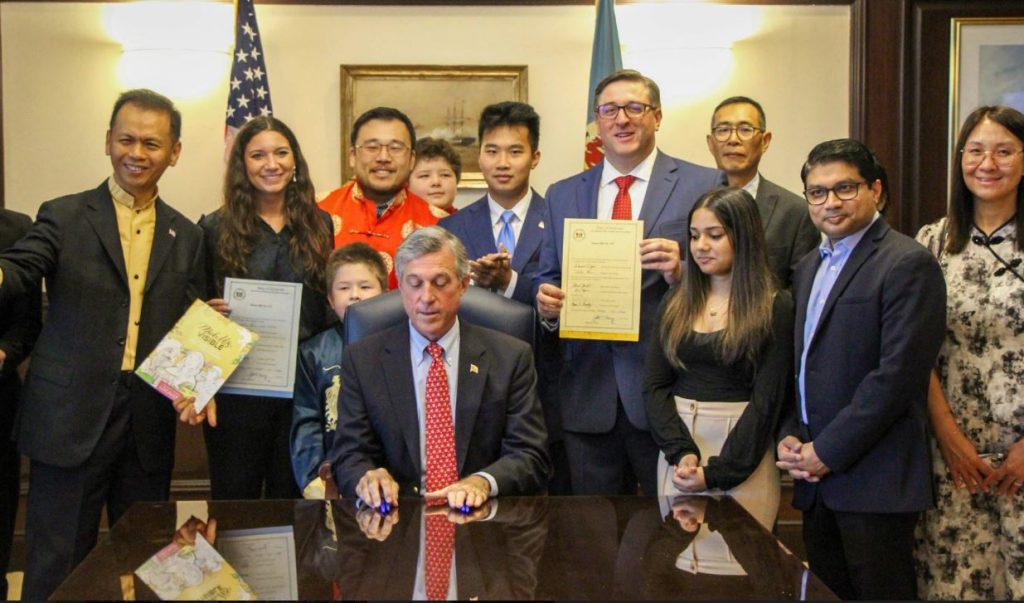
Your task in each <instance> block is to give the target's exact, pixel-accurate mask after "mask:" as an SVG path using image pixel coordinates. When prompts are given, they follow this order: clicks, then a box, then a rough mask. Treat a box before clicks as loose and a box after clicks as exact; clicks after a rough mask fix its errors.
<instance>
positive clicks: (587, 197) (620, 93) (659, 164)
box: [536, 69, 725, 494]
mask: <svg viewBox="0 0 1024 603" xmlns="http://www.w3.org/2000/svg"><path fill="white" fill-rule="evenodd" d="M594 96H595V99H596V103H595V104H596V106H595V107H594V111H595V113H596V117H597V127H598V133H599V134H600V136H601V142H602V145H603V146H604V154H605V159H604V161H602V162H601V163H600V164H598V165H596V166H594V167H593V168H591V169H588V170H586V171H584V172H582V173H580V174H577V175H575V176H572V177H570V178H567V179H565V180H562V181H560V182H557V183H555V184H553V185H552V186H551V187H550V188H549V189H548V191H547V194H546V195H545V196H546V198H547V201H548V212H547V213H548V217H547V220H546V222H547V223H548V225H549V228H547V229H546V230H545V235H544V243H543V248H542V251H541V273H540V275H539V277H538V278H537V280H536V284H537V285H538V290H537V295H536V298H537V312H538V313H539V314H540V316H541V318H542V320H543V321H545V324H547V325H548V327H549V328H555V325H556V324H557V323H556V321H558V320H559V319H560V318H561V317H562V312H563V309H564V310H566V311H575V310H589V311H592V310H593V309H594V308H593V307H592V303H593V302H591V301H590V300H589V298H590V295H589V294H588V292H587V291H586V290H585V289H586V288H585V287H584V288H579V287H577V288H575V289H574V283H573V282H563V278H562V276H563V266H564V265H565V259H564V258H563V253H564V252H563V239H564V238H565V237H566V236H567V235H566V234H565V231H566V224H565V221H566V220H567V219H573V218H590V219H595V218H596V219H600V220H609V219H611V220H631V221H643V227H642V230H643V232H642V237H641V238H640V240H639V242H638V243H635V245H636V246H635V247H633V244H628V245H623V244H622V243H621V242H622V241H629V240H630V239H629V238H628V237H624V236H615V237H611V239H614V240H615V241H618V243H612V244H615V245H617V247H618V248H619V249H621V250H622V251H616V253H617V254H619V255H622V254H625V257H623V258H622V260H629V259H631V258H630V257H629V253H630V252H629V251H628V249H629V248H630V247H633V248H634V249H636V253H638V254H639V259H640V262H639V263H640V268H641V269H642V273H641V275H640V278H639V281H640V292H639V296H638V297H639V303H638V304H637V305H636V306H635V307H634V313H635V315H630V316H626V317H625V319H626V320H627V321H628V320H632V319H634V318H635V320H636V322H637V323H638V324H637V327H636V329H635V330H636V332H637V334H636V335H634V336H633V337H632V339H634V340H633V341H629V339H630V338H628V337H624V336H620V335H616V334H614V333H612V334H609V335H608V336H607V339H604V340H601V339H566V341H565V342H564V347H563V354H564V365H563V368H562V374H561V389H562V408H561V410H562V426H563V429H564V430H565V447H566V452H567V453H568V456H569V468H570V471H571V473H572V487H573V492H574V493H576V494H632V493H635V492H636V486H637V483H638V482H639V483H640V486H641V488H642V489H643V491H644V493H646V494H654V493H655V492H656V488H655V481H656V480H655V473H656V468H657V462H658V447H657V445H656V444H655V443H654V440H653V439H652V438H651V435H650V433H649V432H648V428H647V416H646V414H645V411H644V401H643V394H642V392H641V379H642V377H643V361H644V350H645V349H646V345H647V338H648V337H649V336H651V334H652V332H653V331H652V326H653V324H654V322H655V318H656V313H657V306H658V302H659V301H660V300H661V298H662V295H664V293H665V292H666V291H667V290H668V288H669V286H671V285H673V284H675V282H676V281H677V279H678V275H679V266H680V263H679V258H680V255H679V253H680V251H679V249H680V243H681V242H682V241H684V240H686V236H687V235H686V233H687V231H688V227H687V224H686V216H687V215H688V214H689V211H690V208H691V207H692V206H693V204H694V202H696V200H697V199H698V198H699V197H700V196H701V194H703V193H704V192H705V191H707V190H709V189H711V188H714V187H716V186H721V185H724V184H725V176H724V175H723V174H722V173H721V172H718V171H716V170H712V169H708V168H704V167H700V166H697V165H694V164H692V163H688V162H686V161H682V160H679V159H675V158H673V157H669V156H668V155H665V154H664V153H661V152H659V151H658V150H657V146H656V141H655V133H656V132H657V130H658V127H659V126H660V124H661V98H660V92H659V90H658V85H657V84H656V83H655V82H654V81H652V80H651V79H650V78H647V77H645V76H644V75H642V74H641V73H639V72H637V71H633V70H629V69H627V70H621V71H617V72H615V73H612V74H611V75H609V76H608V77H606V78H605V79H604V80H602V81H601V82H600V83H599V84H598V85H597V87H596V89H595V94H594ZM620 234H621V233H620ZM585 235H586V230H585V229H577V228H574V229H573V235H572V236H571V238H572V239H574V240H576V241H579V240H592V237H587V236H585ZM570 253H572V252H571V251H570ZM574 266H576V267H577V268H579V269H580V270H581V271H583V272H585V270H586V267H585V266H580V265H579V263H574ZM566 267H568V266H566ZM598 267H599V266H595V268H598ZM606 268H607V266H604V267H602V270H604V269H606ZM580 278H584V277H578V280H579V279H580ZM570 280H571V279H570ZM620 280H621V279H620ZM577 284H579V283H577ZM621 294H622V295H623V296H628V297H623V298H622V299H634V298H635V297H636V292H635V291H631V290H624V291H622V292H621ZM574 296H575V297H574ZM600 297H601V298H604V297H605V296H603V295H602V296H600ZM609 314H611V313H609ZM611 319H612V320H614V319H615V317H614V316H613V317H611ZM611 330H612V329H609V331H611ZM565 335H566V333H563V336H565ZM573 336H579V335H578V334H575V333H574V334H573ZM585 336H587V337H599V336H600V335H598V334H597V333H596V332H590V333H586V334H585ZM636 339H638V341H636ZM609 367H611V369H612V370H609Z"/></svg>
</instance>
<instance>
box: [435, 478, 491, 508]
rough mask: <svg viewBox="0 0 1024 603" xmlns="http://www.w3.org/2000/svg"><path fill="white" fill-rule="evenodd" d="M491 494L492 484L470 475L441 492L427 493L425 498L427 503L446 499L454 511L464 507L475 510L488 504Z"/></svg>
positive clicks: (442, 489)
mask: <svg viewBox="0 0 1024 603" xmlns="http://www.w3.org/2000/svg"><path fill="white" fill-rule="evenodd" d="M490 494H491V484H490V483H489V482H488V481H487V480H486V479H484V478H483V477H481V476H479V475H470V476H469V477H467V478H465V479H460V480H459V481H457V482H455V483H453V484H449V485H447V486H445V487H444V488H441V489H440V490H435V491H433V492H427V493H426V494H424V495H423V498H425V499H426V500H427V502H431V501H438V500H440V499H445V500H447V501H448V506H449V507H451V508H453V509H461V508H462V507H463V506H464V505H465V506H468V507H469V508H471V509H475V508H477V507H480V506H482V505H483V504H484V503H486V502H487V499H488V498H489V497H490Z"/></svg>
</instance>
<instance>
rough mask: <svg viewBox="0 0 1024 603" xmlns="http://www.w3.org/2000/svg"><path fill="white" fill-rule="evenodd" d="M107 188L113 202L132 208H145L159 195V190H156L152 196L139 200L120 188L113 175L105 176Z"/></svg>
mask: <svg viewBox="0 0 1024 603" xmlns="http://www.w3.org/2000/svg"><path fill="white" fill-rule="evenodd" d="M107 188H108V189H109V190H110V196H111V197H113V198H114V201H115V202H117V203H120V204H121V205H123V206H125V207H129V208H132V209H145V208H146V207H148V206H149V205H150V204H151V203H153V202H154V201H156V198H157V197H158V196H159V195H160V191H157V192H156V193H155V194H154V195H153V197H152V198H150V199H144V200H141V201H140V200H138V199H136V198H135V197H133V196H132V194H131V193H129V192H128V191H126V190H124V189H123V188H121V185H120V184H118V183H117V180H115V179H114V177H113V176H111V177H109V178H107Z"/></svg>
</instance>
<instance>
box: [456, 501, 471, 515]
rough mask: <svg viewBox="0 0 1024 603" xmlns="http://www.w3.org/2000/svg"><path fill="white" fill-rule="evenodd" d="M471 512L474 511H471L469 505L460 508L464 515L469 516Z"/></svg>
mask: <svg viewBox="0 0 1024 603" xmlns="http://www.w3.org/2000/svg"><path fill="white" fill-rule="evenodd" d="M471 511H472V509H470V508H469V505H467V504H463V505H462V506H461V507H459V513H462V514H463V515H469V513H470V512H471Z"/></svg>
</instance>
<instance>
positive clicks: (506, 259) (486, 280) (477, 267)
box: [469, 245, 512, 291]
mask: <svg viewBox="0 0 1024 603" xmlns="http://www.w3.org/2000/svg"><path fill="white" fill-rule="evenodd" d="M469 274H470V275H471V276H472V277H473V282H474V283H476V285H477V287H484V288H486V289H496V290H498V291H504V290H505V289H506V288H507V287H508V284H509V282H510V281H511V280H512V255H511V254H510V253H509V252H508V249H505V246H504V245H499V246H498V252H497V253H488V254H487V255H485V256H483V257H480V258H478V259H476V260H470V261H469Z"/></svg>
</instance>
